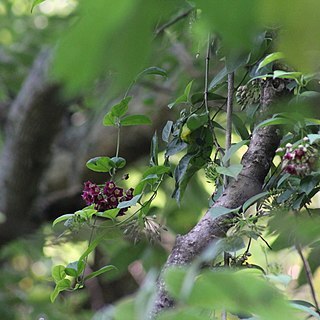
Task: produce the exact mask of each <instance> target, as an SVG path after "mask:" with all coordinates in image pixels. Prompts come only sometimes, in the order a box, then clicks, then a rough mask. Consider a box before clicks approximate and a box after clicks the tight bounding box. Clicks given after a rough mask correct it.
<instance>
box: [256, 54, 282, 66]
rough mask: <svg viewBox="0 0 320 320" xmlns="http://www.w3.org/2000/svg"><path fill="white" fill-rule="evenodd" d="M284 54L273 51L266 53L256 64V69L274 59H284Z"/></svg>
mask: <svg viewBox="0 0 320 320" xmlns="http://www.w3.org/2000/svg"><path fill="white" fill-rule="evenodd" d="M284 58H285V56H284V54H283V53H282V52H274V53H271V54H269V55H267V56H266V57H265V58H264V59H263V60H262V61H261V62H260V63H259V66H258V69H257V70H260V69H261V68H263V67H265V66H266V65H267V64H269V63H271V62H273V61H276V60H280V59H284Z"/></svg>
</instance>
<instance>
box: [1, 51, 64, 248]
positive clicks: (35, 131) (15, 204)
mask: <svg viewBox="0 0 320 320" xmlns="http://www.w3.org/2000/svg"><path fill="white" fill-rule="evenodd" d="M48 66H49V54H48V52H46V53H42V54H40V56H39V57H38V59H37V60H36V61H35V63H34V65H33V67H32V70H31V72H30V74H29V76H28V78H27V79H26V81H25V83H24V84H23V87H22V89H21V91H20V93H19V95H18V96H17V98H16V99H15V101H14V102H13V103H12V105H11V108H10V111H9V114H8V119H7V122H6V128H5V145H4V147H3V151H2V154H1V159H0V190H1V192H0V212H1V213H2V215H3V218H4V222H3V223H1V224H0V243H1V244H3V243H5V242H7V241H10V240H12V239H15V238H17V237H19V236H20V235H22V234H23V233H25V232H31V231H32V230H33V228H34V227H35V226H36V225H37V224H36V223H35V221H34V220H33V217H32V214H31V212H30V208H31V207H32V203H33V201H34V199H35V198H36V196H37V194H38V192H39V184H40V182H41V179H42V176H43V173H44V170H45V168H46V166H47V164H48V162H49V159H50V154H51V153H50V149H51V145H52V142H53V140H54V137H55V136H56V133H57V132H58V130H59V125H60V122H61V119H62V116H63V113H64V110H65V109H66V107H67V104H66V103H65V102H62V100H61V99H60V97H59V91H60V89H59V86H58V85H57V84H55V83H52V82H51V81H49V79H48Z"/></svg>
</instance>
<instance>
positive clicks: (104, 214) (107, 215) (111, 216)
mask: <svg viewBox="0 0 320 320" xmlns="http://www.w3.org/2000/svg"><path fill="white" fill-rule="evenodd" d="M119 211H120V209H118V208H114V209H109V210H106V211H103V212H97V213H96V215H97V216H98V217H101V218H109V219H111V220H113V219H115V218H116V216H117V215H118V213H119Z"/></svg>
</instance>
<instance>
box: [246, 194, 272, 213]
mask: <svg viewBox="0 0 320 320" xmlns="http://www.w3.org/2000/svg"><path fill="white" fill-rule="evenodd" d="M268 194H269V192H268V191H265V192H261V193H258V194H256V195H255V196H253V197H251V198H250V199H248V200H247V201H246V202H245V203H244V204H243V206H242V210H243V212H246V210H247V209H248V208H249V207H251V206H252V205H253V204H254V203H256V202H257V201H258V200H260V199H262V198H264V197H265V196H267V195H268Z"/></svg>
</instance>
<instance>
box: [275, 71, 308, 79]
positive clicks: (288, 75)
mask: <svg viewBox="0 0 320 320" xmlns="http://www.w3.org/2000/svg"><path fill="white" fill-rule="evenodd" d="M301 76H302V73H301V72H287V71H282V70H275V71H274V72H273V78H274V79H275V78H280V79H294V80H298V79H299V78H300V77H301Z"/></svg>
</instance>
